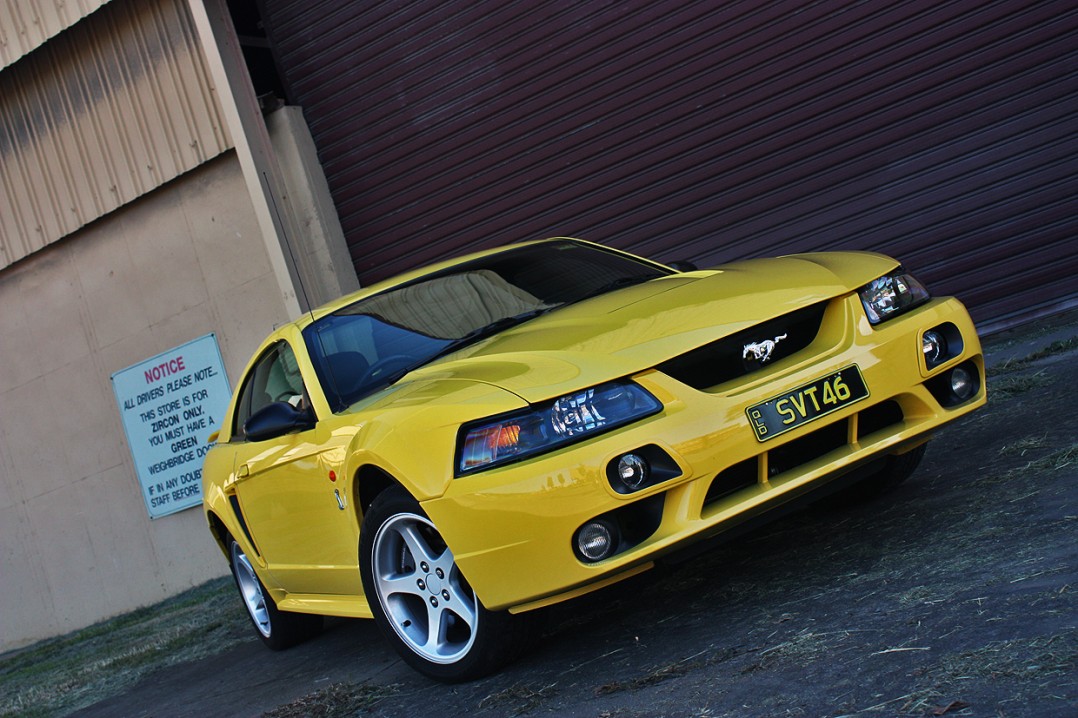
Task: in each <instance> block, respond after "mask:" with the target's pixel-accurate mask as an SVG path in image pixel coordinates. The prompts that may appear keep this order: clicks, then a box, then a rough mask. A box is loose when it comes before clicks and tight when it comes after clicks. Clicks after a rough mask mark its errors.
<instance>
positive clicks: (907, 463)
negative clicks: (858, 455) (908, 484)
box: [834, 442, 928, 505]
mask: <svg viewBox="0 0 1078 718" xmlns="http://www.w3.org/2000/svg"><path fill="white" fill-rule="evenodd" d="M927 448H928V442H925V443H924V444H921V445H920V446H918V447H917V448H916V449H911V450H910V451H907V452H906V453H905V454H892V455H891V456H888V457H887V458H886V459H884V463H883V468H881V469H880V470H879V471H877V472H876V473H874V474H872V475H870V476H866V477H865V478H863V479H861V480H860V481H858V482H857V483H856V484H853V485H852V486H849V487H847V488H845V489H843V490H842V491H840V492H838V493H837V494H835V497H834V498H835V499H837V500H838V502H839V503H840V504H847V505H849V504H856V503H862V502H864V501H871V500H872V499H875V498H877V497H879V496H882V495H884V494H886V493H888V492H889V491H893V490H894V489H895V488H897V487H898V485H899V484H901V483H902V482H903V481H905V480H906V479H908V478H909V477H910V476H912V475H913V472H915V471H916V470H917V467H918V466H919V465H920V463H921V459H922V458H923V457H924V455H925V449H927Z"/></svg>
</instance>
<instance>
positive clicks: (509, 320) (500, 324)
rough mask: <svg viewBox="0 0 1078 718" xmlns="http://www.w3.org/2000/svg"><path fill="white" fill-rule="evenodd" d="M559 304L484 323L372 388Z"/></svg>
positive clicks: (393, 380) (396, 378) (392, 381)
mask: <svg viewBox="0 0 1078 718" xmlns="http://www.w3.org/2000/svg"><path fill="white" fill-rule="evenodd" d="M559 306H561V305H560V304H556V305H554V306H550V307H542V308H541V309H532V310H529V311H527V312H522V313H520V314H514V315H513V316H511V317H502V318H500V319H495V320H494V321H492V322H490V323H489V324H484V325H483V326H481V327H477V328H475V329H473V330H471V331H470V332H468V333H467V334H465V335H464V336H462V337H459V338H457V339H454V340H452V341H451V342H449V343H448V344H446V345H445V346H443V347H442V348H441V349H439V350H438V351H436V352H435V353H434V354H431V355H430V356H427V357H424V358H423V359H421V360H420V361H417V362H416V363H415V364H411V365H409V366H407V367H405V368H403V369H401V370H400V371H396V372H393V373H392V374H389V375H387V376H386V377H385V378H384V379H382V381H380V382H378V385H377V386H375V387H372V390H373V389H381V388H382V387H385V386H390V385H392V384H396V383H397V382H398V381H400V380H401V379H402V378H403V377H404V376H405V375H406V374H408V373H409V372H412V371H415V370H416V369H418V368H419V367H421V366H424V365H425V364H430V363H431V362H432V361H434V360H435V359H441V358H442V357H444V356H447V355H449V354H452V353H453V352H455V351H458V350H460V349H463V348H464V347H466V346H468V345H469V344H475V343H476V342H478V341H480V340H483V339H486V338H487V337H492V336H494V335H495V334H498V333H499V332H504V331H505V330H506V329H509V328H511V327H515V326H517V325H518V324H523V323H524V322H526V321H528V320H529V319H534V318H535V317H538V316H539V315H541V314H546V313H547V312H549V311H550V310H552V309H557V308H558V307H559Z"/></svg>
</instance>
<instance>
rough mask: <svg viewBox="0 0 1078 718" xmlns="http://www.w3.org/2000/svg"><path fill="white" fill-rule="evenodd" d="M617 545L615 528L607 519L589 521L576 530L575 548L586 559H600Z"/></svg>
mask: <svg viewBox="0 0 1078 718" xmlns="http://www.w3.org/2000/svg"><path fill="white" fill-rule="evenodd" d="M616 547H617V539H616V537H615V530H614V527H613V525H611V523H610V522H609V521H602V520H596V521H589V522H588V523H586V524H584V525H583V526H581V527H580V530H579V531H577V532H576V550H577V553H579V554H580V555H581V556H583V557H584V558H585V559H587V560H588V561H602V560H603V559H604V558H606V557H608V556H610V555H611V554H612V553H614V549H615V548H616Z"/></svg>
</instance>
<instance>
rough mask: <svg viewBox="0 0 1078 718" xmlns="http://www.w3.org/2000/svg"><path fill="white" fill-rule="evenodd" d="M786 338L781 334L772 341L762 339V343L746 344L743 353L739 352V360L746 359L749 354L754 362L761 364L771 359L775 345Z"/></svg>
mask: <svg viewBox="0 0 1078 718" xmlns="http://www.w3.org/2000/svg"><path fill="white" fill-rule="evenodd" d="M786 337H787V335H786V334H783V335H782V336H781V337H775V338H774V339H764V340H763V341H762V342H753V343H752V344H746V345H745V349H744V351H742V352H741V358H742V359H748V358H749V355H750V354H751V355H752V358H753V359H754V360H756V361H758V362H760V363H761V364H763V363H764V362H766V361H767V360H768V359H770V358H771V352H773V351H775V345H776V344H778V343H779V342H781V341H782V340H783V339H785V338H786Z"/></svg>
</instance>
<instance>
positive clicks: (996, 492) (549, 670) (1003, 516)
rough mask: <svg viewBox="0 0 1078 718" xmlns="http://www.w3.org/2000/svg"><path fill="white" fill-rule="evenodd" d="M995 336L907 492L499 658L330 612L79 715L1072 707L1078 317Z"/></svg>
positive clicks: (832, 514)
mask: <svg viewBox="0 0 1078 718" xmlns="http://www.w3.org/2000/svg"><path fill="white" fill-rule="evenodd" d="M987 346H988V348H989V364H990V373H991V376H990V380H989V390H990V401H989V405H988V407H987V408H985V409H983V410H982V411H981V412H979V413H977V414H975V415H974V416H972V417H970V418H969V419H967V420H965V421H964V422H962V423H960V424H958V425H956V426H952V427H950V428H948V429H947V430H946V431H945V432H944V433H942V434H941V435H940V436H938V437H937V438H936V440H935V441H933V443H932V444H931V445H930V448H929V450H928V454H927V456H926V458H925V461H924V463H923V464H922V466H921V469H920V470H919V471H918V472H917V474H915V475H914V477H913V478H911V479H910V480H909V481H907V482H906V483H905V484H904V485H902V486H901V487H899V489H898V490H896V491H895V492H893V493H892V494H889V495H888V496H887V497H885V498H883V499H879V500H876V501H874V502H872V503H870V504H865V505H860V506H857V507H846V508H837V507H834V506H820V507H815V508H811V509H809V510H807V511H805V512H802V513H800V514H797V515H794V516H791V517H788V518H787V519H784V520H783V521H781V522H779V523H776V524H772V525H770V526H768V527H766V528H764V529H762V530H761V531H759V532H757V533H754V534H750V535H747V536H744V537H742V538H741V539H739V540H738V541H737V542H735V543H731V544H728V545H725V546H723V547H720V548H718V549H716V550H714V551H711V552H709V553H706V554H703V555H701V556H699V557H698V558H696V559H694V560H693V561H691V562H688V563H683V564H680V565H677V566H672V567H664V568H661V569H659V570H656V571H652V572H648V573H647V574H644V575H643V576H640V577H638V578H637V579H634V580H633V581H631V582H628V583H623V584H620V585H618V586H616V587H613V588H611V589H608V590H606V591H605V592H602V593H598V594H595V595H592V596H590V597H588V598H586V599H584V600H581V601H578V602H576V603H573V604H570V605H568V606H562V607H558V608H557V609H555V610H553V611H551V612H550V614H549V615H548V616H547V618H548V628H547V630H546V632H545V635H544V637H543V639H542V640H541V641H540V643H539V645H538V646H537V647H536V648H535V650H534V651H533V652H532V653H531V654H530V655H528V656H526V657H525V658H524V659H523V660H521V661H519V662H518V663H516V664H514V665H513V666H511V667H509V668H508V669H506V670H505V671H504V672H502V673H500V674H498V675H495V676H493V677H490V678H487V679H484V680H480V681H477V682H474V683H469V684H464V685H459V686H443V685H440V684H436V683H432V682H430V681H428V680H426V679H424V678H422V677H421V676H419V675H417V674H415V673H413V672H412V671H411V670H409V669H408V668H407V667H406V666H404V665H403V664H402V663H401V662H400V661H399V660H398V659H397V658H396V656H395V655H394V654H393V653H392V652H391V651H390V650H389V648H388V647H387V645H386V644H385V643H384V642H383V641H382V640H381V638H380V637H379V635H378V633H377V630H376V628H375V626H374V624H373V622H367V621H349V620H334V621H332V622H330V623H329V625H328V628H327V630H326V632H325V633H324V634H323V635H321V636H320V637H318V638H317V639H315V640H313V641H310V642H308V643H306V644H303V645H301V646H298V647H296V648H295V649H292V650H290V651H286V652H284V653H272V652H270V651H268V650H266V649H264V648H263V647H262V645H261V644H260V643H259V642H258V641H256V640H255V639H254V638H249V639H245V640H244V641H242V642H241V643H240V644H239V645H237V646H235V647H234V648H231V649H230V650H228V651H226V652H224V653H221V654H219V655H217V656H214V657H211V658H207V659H202V660H198V661H194V662H188V663H183V664H179V665H176V666H171V667H168V668H166V669H162V670H160V671H158V672H157V673H154V674H152V675H150V676H148V677H146V678H145V679H143V680H142V681H141V682H139V683H138V684H136V685H134V686H133V687H132V688H130V689H128V690H126V691H125V692H123V693H121V694H119V695H116V696H114V697H112V698H109V699H106V700H103V701H101V702H99V703H97V704H95V705H93V706H90V707H88V708H85V709H83V710H81V711H78V712H77V713H75V714H74V715H77V716H83V717H87V718H88V717H91V716H108V717H109V718H113V717H116V716H155V717H157V718H166V717H171V716H197V717H198V718H207V717H209V716H266V715H268V716H272V717H274V718H288V717H291V716H346V715H360V716H368V715H371V716H403V715H413V714H416V715H419V714H423V715H429V714H431V713H433V714H435V715H446V716H453V715H474V716H517V715H519V716H545V715H557V716H581V717H587V718H601V717H602V718H605V717H614V716H619V717H620V716H624V717H627V718H628V717H634V718H637V717H638V718H643V717H645V716H715V717H719V716H761V717H775V718H778V717H779V716H827V717H829V718H835V717H838V716H933V715H947V716H995V717H999V716H1006V717H1012V716H1037V717H1038V718H1044V717H1049V718H1051V717H1056V716H1058V717H1060V718H1063V717H1064V716H1066V717H1068V718H1073V716H1078V631H1076V630H1075V627H1076V623H1078V542H1076V540H1075V538H1076V528H1078V504H1076V498H1078V417H1076V411H1075V389H1074V387H1075V386H1076V385H1078V314H1073V313H1072V314H1070V315H1067V316H1064V317H1062V318H1058V319H1056V320H1055V321H1054V322H1052V323H1042V324H1041V325H1039V326H1037V325H1035V326H1032V327H1027V328H1025V329H1023V330H1021V331H1018V332H1015V333H1013V334H1011V335H1004V336H999V337H995V338H993V340H992V341H991V342H988V343H987Z"/></svg>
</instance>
